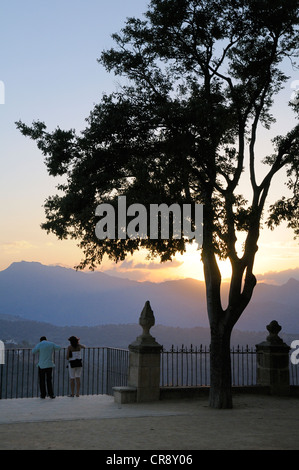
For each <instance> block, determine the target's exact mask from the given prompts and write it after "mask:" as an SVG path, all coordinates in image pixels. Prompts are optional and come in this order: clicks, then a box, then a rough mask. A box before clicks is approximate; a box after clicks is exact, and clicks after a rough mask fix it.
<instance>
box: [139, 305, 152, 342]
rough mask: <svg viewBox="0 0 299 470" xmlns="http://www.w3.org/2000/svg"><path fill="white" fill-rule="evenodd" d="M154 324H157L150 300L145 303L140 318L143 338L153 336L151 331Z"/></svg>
mask: <svg viewBox="0 0 299 470" xmlns="http://www.w3.org/2000/svg"><path fill="white" fill-rule="evenodd" d="M154 324H155V317H154V312H153V311H152V308H151V305H150V303H149V300H147V301H146V302H145V305H144V307H143V310H142V312H141V314H140V317H139V325H140V326H141V327H142V329H143V332H142V335H141V336H143V337H148V336H152V335H151V334H150V332H149V330H150V329H151V328H152V326H154Z"/></svg>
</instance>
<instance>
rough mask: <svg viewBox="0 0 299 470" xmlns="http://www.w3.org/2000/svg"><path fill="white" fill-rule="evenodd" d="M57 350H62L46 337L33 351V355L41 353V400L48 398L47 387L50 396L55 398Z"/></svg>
mask: <svg viewBox="0 0 299 470" xmlns="http://www.w3.org/2000/svg"><path fill="white" fill-rule="evenodd" d="M55 349H56V350H58V349H61V347H60V346H57V344H55V343H52V342H51V341H48V340H47V338H46V337H45V336H42V337H41V338H40V342H39V343H38V344H37V345H36V346H35V347H34V348H33V349H32V353H33V354H36V353H39V360H38V364H37V366H38V376H39V386H40V397H41V398H46V385H47V392H48V396H49V397H50V398H55V396H54V393H53V386H52V369H53V367H55V364H54V362H53V353H54V351H55Z"/></svg>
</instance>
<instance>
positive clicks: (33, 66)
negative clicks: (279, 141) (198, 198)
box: [0, 0, 299, 282]
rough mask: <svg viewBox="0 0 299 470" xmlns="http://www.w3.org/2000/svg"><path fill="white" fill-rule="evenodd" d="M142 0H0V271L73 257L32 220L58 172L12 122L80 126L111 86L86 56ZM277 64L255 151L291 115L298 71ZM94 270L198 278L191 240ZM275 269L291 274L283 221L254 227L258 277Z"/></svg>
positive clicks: (293, 245) (292, 255)
mask: <svg viewBox="0 0 299 470" xmlns="http://www.w3.org/2000/svg"><path fill="white" fill-rule="evenodd" d="M147 4H148V2H147V0H126V1H124V0H110V1H109V2H107V1H104V0H51V1H45V0H26V1H24V0H2V1H1V18H2V24H1V28H0V41H1V47H0V84H2V89H3V86H4V87H5V94H4V97H5V100H4V103H3V102H1V96H0V103H1V104H0V155H1V158H0V165H1V167H0V178H1V184H0V196H1V206H0V224H1V225H0V226H1V230H0V254H1V256H0V270H3V269H6V268H7V267H8V266H9V265H10V264H11V263H12V262H15V261H22V260H25V261H39V262H41V263H43V264H60V265H63V266H68V267H73V266H75V265H76V264H78V263H79V262H80V260H81V252H80V250H79V249H78V248H77V247H76V243H75V242H73V241H57V239H56V238H55V237H54V235H48V234H47V233H46V232H45V231H42V230H41V229H40V224H41V223H42V222H43V221H44V212H43V207H42V205H43V203H44V201H45V199H46V198H47V197H48V196H49V195H50V194H54V193H55V186H56V185H57V183H58V180H56V179H53V178H51V177H50V176H48V174H47V171H46V167H45V165H44V163H43V156H42V155H41V152H40V151H39V150H38V149H37V147H36V145H35V143H34V142H33V141H31V140H29V139H28V138H25V137H23V136H22V135H21V134H20V132H19V131H18V130H17V129H16V126H15V124H14V123H15V121H18V120H22V121H23V122H25V123H26V124H31V123H32V121H33V120H41V121H44V122H45V123H46V125H47V126H48V128H49V129H50V130H52V129H54V128H55V127H56V126H58V125H59V126H60V127H61V128H63V129H71V128H74V129H76V130H77V132H80V131H81V130H83V129H84V127H85V124H86V123H85V118H86V117H88V115H89V113H90V111H91V110H92V108H93V106H94V104H95V103H97V102H99V101H100V99H101V96H102V94H103V93H104V92H111V91H113V90H114V89H115V88H116V86H117V79H116V78H114V77H113V76H112V75H109V74H108V73H107V72H106V71H105V70H104V69H103V67H102V66H101V65H99V64H98V63H97V61H96V59H97V58H98V57H99V56H100V53H101V51H102V50H103V49H107V48H109V47H111V46H112V45H113V41H112V39H111V34H112V33H114V32H116V31H119V30H120V29H121V27H122V26H123V25H124V22H125V19H126V17H129V16H141V14H142V12H144V11H145V10H146V7H147ZM285 68H286V72H287V74H288V75H289V76H290V78H289V80H288V81H287V83H286V86H285V89H284V90H283V92H282V93H281V94H280V96H279V97H278V98H277V101H276V102H275V111H274V114H275V116H276V117H277V122H276V124H275V125H274V126H273V129H272V130H271V133H270V134H269V133H267V132H266V131H261V134H260V136H259V137H260V139H261V140H260V142H261V143H260V152H261V158H263V157H264V156H265V155H267V153H270V152H271V150H270V147H269V144H268V142H269V138H270V137H271V136H272V135H276V134H283V133H285V132H287V131H288V130H290V129H291V127H292V126H293V125H294V123H295V120H294V116H293V113H292V111H291V110H290V109H288V106H287V103H288V101H289V100H290V98H291V95H292V93H293V91H294V89H295V88H296V87H297V85H299V71H298V70H297V71H296V70H293V69H292V68H291V66H290V64H289V63H286V64H285ZM298 88H299V86H298ZM2 101H3V100H2ZM261 171H262V170H261ZM244 184H246V183H245V182H244ZM245 193H246V187H245ZM280 194H286V189H285V187H284V185H283V178H282V177H281V176H278V177H277V178H276V180H275V181H274V186H273V189H272V192H271V193H270V199H269V202H270V203H271V202H273V201H274V200H275V198H276V197H277V196H279V195H280ZM100 269H101V270H103V271H106V272H107V273H109V274H113V275H119V276H125V277H129V278H131V279H137V280H152V281H161V280H166V279H176V278H178V277H193V278H196V279H201V280H202V279H203V270H202V265H201V262H200V255H199V252H198V251H196V249H195V248H194V249H193V248H192V249H190V250H189V251H188V253H187V254H186V255H184V256H177V258H176V259H175V260H174V261H173V262H172V263H167V264H165V265H161V264H159V262H158V260H157V261H155V262H153V261H151V262H150V263H149V262H148V261H147V260H146V254H144V253H141V254H140V255H138V256H134V257H133V258H128V259H127V260H126V261H125V262H123V263H122V264H120V265H115V264H114V263H111V262H109V263H108V262H105V263H104V264H103V266H102V267H101V268H100ZM280 271H288V274H289V273H290V274H293V277H296V278H298V279H299V249H298V241H295V240H293V233H292V232H291V231H288V230H286V229H285V227H280V228H278V229H276V230H275V231H273V232H270V231H268V230H264V231H263V233H262V235H261V238H260V242H259V251H258V254H257V257H256V265H255V273H256V274H258V275H259V278H260V279H261V280H269V279H270V280H273V282H274V281H275V279H276V280H278V275H276V274H275V273H276V272H280ZM222 273H223V277H224V278H225V277H226V276H228V275H229V269H228V266H227V264H224V265H223V266H222ZM281 279H282V278H281Z"/></svg>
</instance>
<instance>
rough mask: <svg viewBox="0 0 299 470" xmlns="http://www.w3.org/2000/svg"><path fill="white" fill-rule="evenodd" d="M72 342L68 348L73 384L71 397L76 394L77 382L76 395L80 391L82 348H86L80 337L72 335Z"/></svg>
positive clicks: (71, 382)
mask: <svg viewBox="0 0 299 470" xmlns="http://www.w3.org/2000/svg"><path fill="white" fill-rule="evenodd" d="M68 340H69V342H70V343H71V344H70V346H69V347H68V348H67V354H66V358H67V360H68V361H69V376H70V385H71V394H70V397H73V396H74V394H75V384H76V397H78V396H79V393H80V384H81V381H80V377H81V372H82V355H81V349H82V348H85V346H84V345H83V344H80V343H79V341H80V338H77V337H76V336H71V337H70V338H69V339H68Z"/></svg>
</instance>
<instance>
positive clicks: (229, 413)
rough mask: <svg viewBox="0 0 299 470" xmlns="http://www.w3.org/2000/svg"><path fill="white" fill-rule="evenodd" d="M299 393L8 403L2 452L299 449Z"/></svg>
mask: <svg viewBox="0 0 299 470" xmlns="http://www.w3.org/2000/svg"><path fill="white" fill-rule="evenodd" d="M298 429H299V398H297V397H294V398H280V397H270V396H263V395H261V396H259V395H247V394H240V395H236V396H234V408H233V409H232V410H215V409H211V408H210V407H209V406H208V398H207V397H201V398H198V399H193V400H165V401H164V400H162V401H158V402H154V403H143V404H140V403H133V404H125V405H124V404H123V405H118V404H116V403H115V402H114V398H113V397H110V396H107V395H98V396H95V395H94V396H82V397H79V398H77V397H74V398H69V397H57V398H55V399H54V400H51V399H45V400H41V399H39V398H24V399H7V400H0V435H1V438H0V450H73V449H77V450H115V451H117V450H119V451H121V450H134V451H138V450H139V451H141V450H164V451H166V450H176V451H179V450H182V451H183V450H184V451H186V450H190V451H191V450H224V449H225V450H262V449H263V450H299V438H298Z"/></svg>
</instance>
